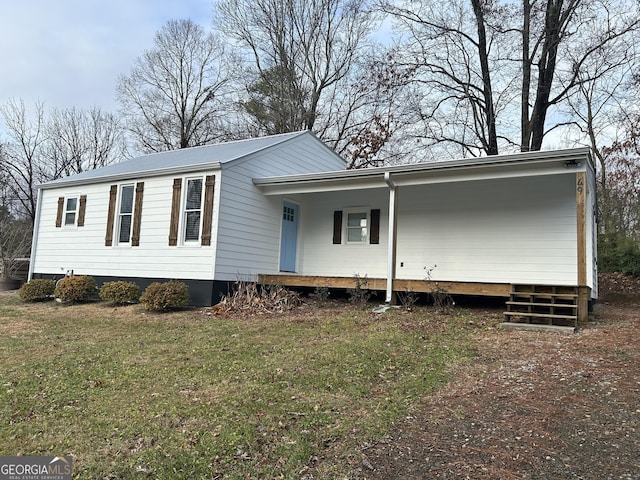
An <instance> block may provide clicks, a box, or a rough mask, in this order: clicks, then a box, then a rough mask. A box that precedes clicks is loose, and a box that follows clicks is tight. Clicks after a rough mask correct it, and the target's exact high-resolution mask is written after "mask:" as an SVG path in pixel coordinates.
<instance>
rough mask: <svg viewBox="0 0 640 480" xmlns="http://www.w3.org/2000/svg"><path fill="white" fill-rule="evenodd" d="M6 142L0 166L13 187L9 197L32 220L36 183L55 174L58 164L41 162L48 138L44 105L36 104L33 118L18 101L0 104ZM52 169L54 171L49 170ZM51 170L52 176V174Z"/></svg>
mask: <svg viewBox="0 0 640 480" xmlns="http://www.w3.org/2000/svg"><path fill="white" fill-rule="evenodd" d="M0 113H1V114H2V117H3V118H4V122H5V125H6V127H7V132H8V135H9V142H8V143H7V144H6V145H5V148H4V160H3V162H2V166H1V167H0V168H1V169H2V171H3V172H4V174H5V175H6V178H7V179H8V181H9V182H10V183H9V186H10V188H11V190H12V196H13V198H14V200H15V201H16V202H18V203H19V205H20V206H21V207H22V209H23V210H24V211H25V212H26V214H27V215H28V216H29V217H30V218H31V221H32V222H33V220H34V219H35V216H36V202H37V186H38V185H39V184H40V183H43V182H45V181H47V180H52V179H53V178H56V177H55V174H56V173H57V172H55V170H56V168H57V166H53V167H51V166H50V165H47V164H46V162H45V161H44V156H43V148H44V145H45V142H46V140H47V136H46V127H45V119H44V105H43V104H42V103H40V102H38V103H36V106H35V113H34V116H33V118H32V119H29V118H28V114H27V111H26V108H25V105H24V102H23V101H22V100H21V101H19V102H17V101H15V100H10V101H9V102H8V103H7V104H6V105H4V106H2V107H0ZM51 168H53V172H52V170H51ZM52 173H53V175H52Z"/></svg>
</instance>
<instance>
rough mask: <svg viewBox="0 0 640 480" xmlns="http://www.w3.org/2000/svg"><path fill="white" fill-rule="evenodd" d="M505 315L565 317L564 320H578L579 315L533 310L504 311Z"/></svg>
mask: <svg viewBox="0 0 640 480" xmlns="http://www.w3.org/2000/svg"><path fill="white" fill-rule="evenodd" d="M503 313H504V316H505V317H522V318H527V317H531V318H548V319H563V320H577V319H578V316H577V315H559V314H557V313H532V312H503Z"/></svg>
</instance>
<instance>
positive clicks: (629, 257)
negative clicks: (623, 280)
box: [598, 234, 640, 277]
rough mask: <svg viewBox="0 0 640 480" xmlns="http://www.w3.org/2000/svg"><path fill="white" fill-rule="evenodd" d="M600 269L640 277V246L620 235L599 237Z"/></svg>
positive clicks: (635, 241)
mask: <svg viewBox="0 0 640 480" xmlns="http://www.w3.org/2000/svg"><path fill="white" fill-rule="evenodd" d="M598 269H599V270H600V271H603V272H618V273H624V274H626V275H634V276H636V277H637V276H640V244H639V242H638V241H637V240H635V239H633V238H628V237H625V236H623V235H620V234H609V235H606V234H602V235H599V236H598Z"/></svg>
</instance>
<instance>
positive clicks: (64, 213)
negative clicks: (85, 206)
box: [62, 195, 80, 228]
mask: <svg viewBox="0 0 640 480" xmlns="http://www.w3.org/2000/svg"><path fill="white" fill-rule="evenodd" d="M69 200H75V201H76V208H75V209H74V210H69V207H68V205H69ZM79 212H80V195H68V196H66V197H64V209H63V211H62V226H63V227H66V228H73V227H77V226H78V213H79ZM69 214H73V222H71V223H67V215H69Z"/></svg>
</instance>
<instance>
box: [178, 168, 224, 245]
mask: <svg viewBox="0 0 640 480" xmlns="http://www.w3.org/2000/svg"><path fill="white" fill-rule="evenodd" d="M215 183H216V177H215V175H206V176H201V177H190V178H189V177H187V178H174V179H173V194H172V197H171V218H170V221H169V245H170V246H174V247H175V246H177V245H190V246H193V245H203V246H209V245H211V231H212V221H213V197H214V188H215Z"/></svg>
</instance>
